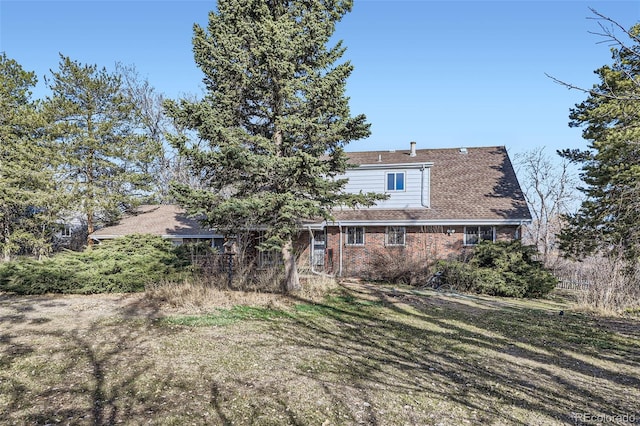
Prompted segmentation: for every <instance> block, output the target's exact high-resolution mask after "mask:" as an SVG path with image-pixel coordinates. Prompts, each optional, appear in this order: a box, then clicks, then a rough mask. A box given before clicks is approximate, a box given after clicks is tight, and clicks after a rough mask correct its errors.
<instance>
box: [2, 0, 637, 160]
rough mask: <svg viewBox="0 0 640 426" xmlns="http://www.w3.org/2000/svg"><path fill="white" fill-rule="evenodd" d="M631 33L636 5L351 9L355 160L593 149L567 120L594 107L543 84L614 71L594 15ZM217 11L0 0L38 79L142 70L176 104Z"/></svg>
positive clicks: (417, 2)
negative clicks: (576, 108)
mask: <svg viewBox="0 0 640 426" xmlns="http://www.w3.org/2000/svg"><path fill="white" fill-rule="evenodd" d="M589 7H592V8H594V9H596V10H598V11H599V12H601V13H603V14H604V15H607V16H609V17H611V18H613V19H615V20H617V21H618V22H619V23H621V24H622V25H624V26H626V27H629V26H631V25H633V24H635V23H637V22H638V21H640V1H638V0H635V1H592V2H586V1H579V0H567V1H518V0H512V1H455V0H454V1H429V0H413V1H401V0H393V1H391V0H378V1H375V0H355V2H354V8H353V11H352V12H351V13H350V14H349V15H347V16H345V18H344V19H343V21H342V22H340V23H339V24H338V29H337V32H336V37H337V38H340V39H342V40H343V41H344V44H345V46H346V47H347V48H348V50H347V52H346V54H345V56H344V58H345V59H348V60H350V61H351V62H352V63H353V65H354V66H355V71H354V73H353V74H352V76H351V78H350V79H349V81H348V86H347V94H348V96H349V97H350V98H351V110H352V113H353V114H359V113H364V114H365V115H366V116H367V118H368V120H369V122H370V123H371V124H372V135H371V137H369V138H368V139H366V140H360V141H354V142H353V143H352V144H351V145H349V147H348V150H351V151H362V150H378V149H381V150H386V149H408V147H409V142H410V141H416V142H417V145H418V148H427V147H430V148H440V147H459V146H467V147H472V146H486V145H505V146H506V147H507V148H508V149H509V151H510V152H511V153H512V154H514V153H520V152H524V151H528V150H531V149H533V148H536V147H546V149H547V150H548V151H549V152H551V153H552V152H554V151H555V150H556V149H560V148H585V147H586V142H585V141H583V140H582V139H581V136H580V130H579V129H570V128H569V127H568V125H567V122H568V114H569V109H570V108H571V107H572V106H573V105H574V104H576V103H578V102H580V101H582V100H583V99H585V95H584V94H583V93H580V92H578V91H575V90H567V89H566V88H564V87H561V86H560V85H558V84H556V83H554V82H553V81H551V80H550V79H549V78H548V77H546V76H545V73H548V74H551V75H553V76H556V77H557V78H560V79H562V80H565V81H568V82H571V83H573V84H576V85H580V86H584V87H591V86H592V85H593V84H594V83H596V82H597V80H596V79H595V75H594V74H593V71H594V70H595V69H597V68H599V67H600V66H602V65H605V64H609V63H611V55H610V52H609V48H610V46H608V45H607V44H606V43H602V39H601V38H599V37H597V36H595V35H592V34H589V32H590V31H591V32H597V31H599V27H598V24H597V21H595V20H593V19H589V18H592V17H593V15H592V14H591V12H590V11H589ZM214 8H215V2H214V1H213V0H211V1H204V0H201V1H188V0H187V1H178V0H171V1H168V0H164V1H163V0H156V1H151V0H137V1H136V0H134V1H115V0H113V1H100V0H95V1H94V0H84V1H79V0H78V1H31V0H18V1H14V0H0V51H4V52H6V54H7V56H8V57H10V58H12V59H15V60H16V61H18V62H19V63H20V64H21V65H22V66H23V68H25V69H26V70H29V71H35V72H36V74H37V75H38V78H39V80H40V82H41V83H40V84H41V85H40V86H39V87H38V90H37V91H36V92H35V95H36V97H42V96H44V95H46V94H47V91H46V88H45V87H44V86H43V85H42V82H43V76H44V75H46V74H48V73H49V70H50V69H54V70H55V69H57V67H58V61H59V57H58V53H59V52H60V53H62V54H64V55H67V56H69V57H71V59H73V60H77V61H79V62H81V63H88V64H97V65H99V66H101V67H102V66H106V67H107V68H110V69H112V68H113V65H114V64H115V63H116V62H121V63H123V64H127V65H129V64H133V65H135V66H136V68H137V70H138V72H139V73H140V74H141V75H142V76H143V77H146V78H148V80H149V81H150V82H151V84H152V85H153V86H154V87H155V88H156V89H157V90H158V91H159V92H162V93H164V94H165V95H166V96H168V97H173V98H175V97H178V96H180V95H181V94H201V93H202V84H201V74H200V71H199V70H198V69H197V68H196V66H195V64H194V61H193V56H192V52H191V37H192V27H193V24H194V23H199V24H201V25H206V23H207V14H208V12H209V11H210V10H212V9H214Z"/></svg>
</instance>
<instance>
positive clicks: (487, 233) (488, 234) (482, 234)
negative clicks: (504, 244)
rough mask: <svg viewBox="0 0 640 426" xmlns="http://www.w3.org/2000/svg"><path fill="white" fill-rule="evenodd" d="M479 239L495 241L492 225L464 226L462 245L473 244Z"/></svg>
mask: <svg viewBox="0 0 640 426" xmlns="http://www.w3.org/2000/svg"><path fill="white" fill-rule="evenodd" d="M480 241H495V230H494V227H493V226H465V227H464V245H466V246H474V245H476V244H478V243H479V242H480Z"/></svg>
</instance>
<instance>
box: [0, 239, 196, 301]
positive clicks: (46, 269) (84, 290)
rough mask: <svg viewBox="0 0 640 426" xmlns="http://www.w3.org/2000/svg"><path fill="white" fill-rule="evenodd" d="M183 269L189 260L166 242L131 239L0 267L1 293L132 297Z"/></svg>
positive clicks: (175, 275)
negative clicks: (122, 293) (125, 295)
mask: <svg viewBox="0 0 640 426" xmlns="http://www.w3.org/2000/svg"><path fill="white" fill-rule="evenodd" d="M180 254H182V253H180ZM186 265H188V259H185V257H184V255H182V256H181V255H179V253H178V251H177V250H176V249H175V248H174V247H173V245H172V244H171V243H170V242H169V241H167V240H164V239H162V238H160V237H154V236H150V235H130V236H126V237H122V238H117V239H115V240H111V241H105V242H103V243H101V244H99V245H97V246H95V247H93V248H92V249H88V250H86V251H84V252H72V251H69V252H63V253H60V254H58V255H56V256H54V257H52V258H50V259H45V260H42V261H36V260H33V259H23V260H18V261H15V262H9V263H5V264H0V290H2V291H9V292H14V293H19V294H42V293H79V294H88V293H120V292H136V291H143V290H144V288H145V285H146V284H148V283H152V282H158V281H161V280H172V279H176V278H178V276H179V275H180V273H181V272H182V271H184V270H185V266H186Z"/></svg>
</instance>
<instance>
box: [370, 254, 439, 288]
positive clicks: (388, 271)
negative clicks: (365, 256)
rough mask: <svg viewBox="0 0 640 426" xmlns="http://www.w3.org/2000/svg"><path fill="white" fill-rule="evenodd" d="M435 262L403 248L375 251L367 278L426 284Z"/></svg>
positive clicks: (390, 281) (396, 282)
mask: <svg viewBox="0 0 640 426" xmlns="http://www.w3.org/2000/svg"><path fill="white" fill-rule="evenodd" d="M432 269H433V262H430V261H429V260H428V259H425V258H424V256H419V255H415V254H414V255H412V254H410V253H409V252H408V251H404V250H402V251H401V252H400V250H380V251H376V252H373V253H372V254H371V258H370V260H369V262H368V270H367V272H366V278H367V279H370V280H373V281H385V282H389V283H395V284H408V285H419V284H425V283H426V282H427V281H428V280H429V278H430V277H431V274H432Z"/></svg>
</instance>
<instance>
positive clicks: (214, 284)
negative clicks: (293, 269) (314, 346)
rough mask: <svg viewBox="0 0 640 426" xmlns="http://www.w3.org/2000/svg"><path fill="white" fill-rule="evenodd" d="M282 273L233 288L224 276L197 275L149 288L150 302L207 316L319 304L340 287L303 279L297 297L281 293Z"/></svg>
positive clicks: (269, 273)
mask: <svg viewBox="0 0 640 426" xmlns="http://www.w3.org/2000/svg"><path fill="white" fill-rule="evenodd" d="M278 274H279V273H278V272H274V271H272V270H265V271H260V272H259V273H258V274H257V276H256V278H255V279H254V280H246V281H245V282H243V283H240V284H241V285H239V283H238V282H237V281H234V283H233V285H232V286H231V287H230V286H229V285H228V282H227V281H226V280H225V279H224V278H223V277H220V276H215V275H214V276H194V277H190V278H187V279H184V280H183V281H181V282H177V283H176V282H171V281H164V282H158V283H155V284H152V285H148V286H147V287H146V291H145V298H146V300H147V301H148V302H149V303H151V304H155V305H158V306H162V307H164V308H167V307H168V308H170V309H172V310H175V311H180V312H183V313H204V312H209V311H211V310H212V309H215V308H229V307H232V306H237V305H248V306H259V307H269V308H273V309H284V308H288V307H290V306H291V305H292V304H294V303H299V301H300V300H301V299H302V300H307V301H309V302H319V301H321V300H322V299H323V298H324V297H325V295H327V294H328V293H329V292H331V291H332V290H335V289H336V288H337V287H338V283H337V281H336V280H335V279H334V278H331V277H325V276H316V275H313V276H303V277H302V278H301V281H302V290H300V291H298V292H296V293H295V294H293V295H285V294H282V293H281V292H280V284H279V281H278V279H279V277H278Z"/></svg>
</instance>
